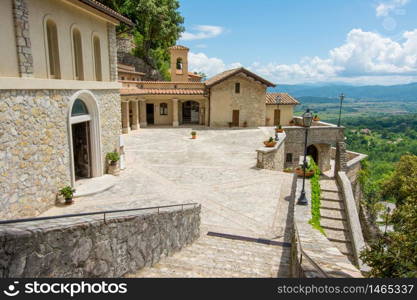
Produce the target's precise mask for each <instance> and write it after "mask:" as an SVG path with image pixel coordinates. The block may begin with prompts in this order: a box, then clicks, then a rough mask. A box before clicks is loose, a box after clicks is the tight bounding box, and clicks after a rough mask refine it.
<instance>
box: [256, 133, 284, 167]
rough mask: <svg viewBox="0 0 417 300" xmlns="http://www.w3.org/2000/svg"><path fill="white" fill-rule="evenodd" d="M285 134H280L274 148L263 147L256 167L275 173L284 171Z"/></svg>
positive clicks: (258, 150) (259, 152) (260, 149)
mask: <svg viewBox="0 0 417 300" xmlns="http://www.w3.org/2000/svg"><path fill="white" fill-rule="evenodd" d="M285 139H286V135H285V133H284V132H283V133H278V141H277V144H276V145H275V146H274V147H261V148H259V149H257V150H256V152H257V153H258V158H257V163H256V167H257V168H259V169H267V170H274V171H283V170H284V148H285Z"/></svg>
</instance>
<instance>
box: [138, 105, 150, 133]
mask: <svg viewBox="0 0 417 300" xmlns="http://www.w3.org/2000/svg"><path fill="white" fill-rule="evenodd" d="M139 116H140V117H139V122H140V127H146V126H148V123H147V121H146V100H145V99H139Z"/></svg>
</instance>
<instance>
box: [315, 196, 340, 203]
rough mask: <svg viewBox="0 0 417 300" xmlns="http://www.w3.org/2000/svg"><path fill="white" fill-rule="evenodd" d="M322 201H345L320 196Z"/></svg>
mask: <svg viewBox="0 0 417 300" xmlns="http://www.w3.org/2000/svg"><path fill="white" fill-rule="evenodd" d="M320 201H329V202H342V203H343V200H341V199H330V198H323V197H320Z"/></svg>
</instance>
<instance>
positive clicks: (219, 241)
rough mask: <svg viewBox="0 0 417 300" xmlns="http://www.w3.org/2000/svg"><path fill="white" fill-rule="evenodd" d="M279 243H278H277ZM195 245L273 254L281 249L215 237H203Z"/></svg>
mask: <svg viewBox="0 0 417 300" xmlns="http://www.w3.org/2000/svg"><path fill="white" fill-rule="evenodd" d="M277 242H280V241H277ZM195 244H197V245H203V246H207V247H210V246H211V247H215V248H224V249H236V250H245V249H248V248H251V249H253V250H257V251H258V250H259V251H262V252H274V251H276V250H277V249H280V248H282V246H275V245H267V244H263V243H257V242H251V241H242V240H238V239H229V238H222V237H216V236H204V237H201V238H200V239H198V240H197V241H196V242H195Z"/></svg>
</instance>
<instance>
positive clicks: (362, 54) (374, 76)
mask: <svg viewBox="0 0 417 300" xmlns="http://www.w3.org/2000/svg"><path fill="white" fill-rule="evenodd" d="M238 66H241V64H239V63H235V64H230V65H227V64H226V63H224V62H223V61H222V60H221V59H220V58H209V57H207V55H205V54H204V53H198V54H194V53H190V70H192V71H199V72H204V73H206V74H207V75H208V76H212V75H215V74H216V73H219V72H222V71H224V70H226V69H230V68H233V67H238ZM246 67H247V68H248V69H250V70H252V71H253V72H256V73H258V74H259V75H262V76H264V77H265V78H267V79H269V80H271V81H273V82H277V83H300V82H324V81H344V82H351V83H364V81H366V83H373V84H376V83H378V82H379V83H381V84H388V83H389V82H390V81H392V83H401V81H402V82H411V81H416V80H417V29H415V30H412V31H407V32H405V33H403V34H402V39H401V42H399V41H395V40H392V39H390V38H388V37H384V36H382V35H380V34H378V33H374V32H367V31H363V30H361V29H353V30H351V31H350V32H349V33H348V35H347V38H346V42H345V43H344V44H343V45H341V46H340V47H337V48H334V49H332V50H330V51H329V55H328V56H327V57H325V58H321V57H317V56H316V57H305V58H303V59H301V60H300V61H299V62H298V63H296V64H279V63H273V62H271V63H267V64H260V63H259V62H254V63H253V64H251V65H248V66H246Z"/></svg>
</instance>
